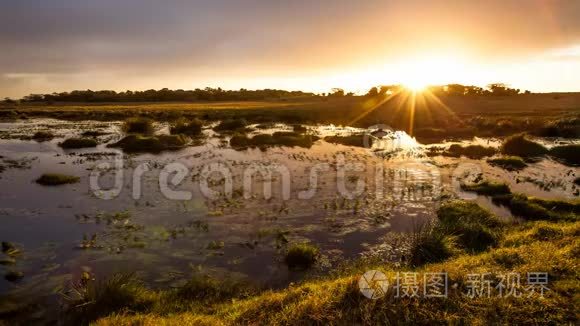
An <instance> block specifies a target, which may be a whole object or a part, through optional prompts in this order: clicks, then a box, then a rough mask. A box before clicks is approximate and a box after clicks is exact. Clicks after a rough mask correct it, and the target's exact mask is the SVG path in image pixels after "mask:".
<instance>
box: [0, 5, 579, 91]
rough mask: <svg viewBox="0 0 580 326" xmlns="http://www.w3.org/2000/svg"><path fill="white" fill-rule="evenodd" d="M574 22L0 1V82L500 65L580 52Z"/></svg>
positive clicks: (569, 16) (459, 9) (557, 11)
mask: <svg viewBox="0 0 580 326" xmlns="http://www.w3.org/2000/svg"><path fill="white" fill-rule="evenodd" d="M578 13H580V2H574V1H539V0H538V1H527V2H524V1H486V2H475V1H473V2H472V1H459V2H458V1H431V2H426V1H405V2H387V1H378V0H369V1H347V0H334V1H330V0H322V1H306V0H298V1H291V2H284V3H282V2H279V1H267V0H231V1H226V0H213V1H199V0H198V1H186V0H177V1H175V0H174V1H170V0H168V1H155V0H117V1H113V0H100V1H76V0H53V1H43V0H18V1H2V2H0V44H2V51H0V75H3V74H4V75H5V74H13V75H14V74H20V76H21V78H20V79H19V80H20V81H21V82H19V83H17V84H18V85H19V86H18V87H16V88H18V89H19V90H18V92H33V91H35V90H33V89H30V90H28V91H25V89H26V87H27V86H26V85H29V86H30V87H39V88H40V89H42V90H45V89H56V87H66V89H73V88H77V87H76V86H75V84H73V82H76V83H78V82H79V81H81V82H82V85H88V86H91V85H94V86H93V87H94V88H96V86H100V85H101V82H102V83H104V84H105V85H106V82H105V81H104V79H102V80H101V78H104V77H103V76H112V77H111V78H112V79H111V83H110V85H113V84H114V85H116V86H115V87H122V88H133V87H134V85H135V84H134V83H135V81H136V80H138V77H139V76H141V77H142V79H144V80H145V79H146V80H155V79H156V78H155V76H163V77H164V78H168V79H167V83H168V84H173V83H174V82H175V81H177V80H184V78H183V75H190V76H192V77H191V78H190V80H198V81H199V82H200V83H203V81H201V80H199V78H197V77H195V76H201V75H203V76H208V75H211V72H212V71H213V72H214V75H215V76H223V77H224V78H227V76H228V72H230V71H233V72H236V73H237V74H239V75H249V74H252V73H253V74H254V75H258V76H260V75H288V74H292V73H295V74H297V75H305V74H318V73H320V72H321V71H335V70H337V69H350V68H352V67H356V66H359V65H361V64H367V63H373V62H379V63H380V62H381V61H387V62H388V61H393V60H398V59H400V58H401V57H405V56H409V55H412V54H413V53H416V52H421V51H426V50H430V49H433V48H448V49H450V51H453V50H454V49H467V50H469V53H470V55H473V56H474V58H477V59H478V60H499V61H501V60H505V58H514V57H516V58H517V57H518V56H526V55H530V54H533V53H536V52H545V51H546V50H547V49H550V48H559V47H565V46H568V45H569V44H577V43H580V42H579V41H580V19H579V18H580V17H578V16H579V14H578ZM27 74H28V75H27ZM35 74H36V75H38V74H40V75H43V76H45V78H42V81H41V79H39V78H36V77H35ZM67 76H69V78H68V79H69V81H68V82H67ZM79 76H84V77H86V78H89V81H88V82H87V81H83V80H81V79H80V78H79ZM91 78H93V79H94V80H95V82H94V83H91V82H90V79H91ZM159 78H160V77H157V80H159ZM4 79H5V80H4V83H8V81H7V80H6V78H5V77H4ZM12 80H13V78H12ZM23 80H28V81H23ZM123 81H124V82H123ZM76 85H78V84H76ZM119 85H120V86H119ZM187 86H188V85H187V84H185V85H184V86H183V87H184V88H187ZM196 86H203V85H196ZM239 86H240V87H243V86H244V85H239ZM111 87H113V86H111ZM16 88H15V87H10V89H16ZM2 92H6V91H5V89H4V88H3V89H2ZM8 93H10V94H11V95H12V94H15V93H14V92H8ZM0 95H2V94H0ZM19 95H22V94H20V93H19Z"/></svg>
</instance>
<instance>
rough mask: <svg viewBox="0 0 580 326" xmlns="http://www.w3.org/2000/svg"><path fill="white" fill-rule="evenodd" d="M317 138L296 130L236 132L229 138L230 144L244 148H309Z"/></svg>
mask: <svg viewBox="0 0 580 326" xmlns="http://www.w3.org/2000/svg"><path fill="white" fill-rule="evenodd" d="M316 140H318V137H317V136H313V135H304V134H300V133H297V132H275V133H274V134H272V135H269V134H259V135H255V136H254V137H251V138H249V137H247V136H245V135H241V134H236V135H234V136H232V138H231V139H230V146H232V147H234V148H240V149H244V148H247V147H259V148H267V147H272V146H288V147H294V146H296V147H304V148H310V147H312V145H313V144H314V142H315V141H316Z"/></svg>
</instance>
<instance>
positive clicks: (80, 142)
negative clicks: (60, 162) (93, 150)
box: [58, 138, 98, 149]
mask: <svg viewBox="0 0 580 326" xmlns="http://www.w3.org/2000/svg"><path fill="white" fill-rule="evenodd" d="M97 144H98V143H97V141H96V140H94V139H92V138H69V139H66V140H65V141H63V142H62V143H60V144H58V146H60V147H62V148H65V149H78V148H88V147H96V146H97Z"/></svg>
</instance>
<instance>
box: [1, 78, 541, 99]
mask: <svg viewBox="0 0 580 326" xmlns="http://www.w3.org/2000/svg"><path fill="white" fill-rule="evenodd" d="M427 90H428V91H430V92H431V93H433V94H435V95H437V96H474V95H478V96H479V95H491V96H511V95H517V94H522V92H521V91H520V89H516V88H510V87H508V86H507V85H506V84H502V83H496V84H490V85H488V86H487V88H483V87H479V86H466V85H461V84H449V85H441V86H429V87H427ZM405 91H409V90H408V89H406V88H405V87H404V86H402V85H382V86H377V87H372V88H371V89H370V90H369V91H368V92H367V93H366V94H365V95H363V96H366V97H374V96H382V95H388V94H393V93H398V92H405ZM523 93H525V94H529V93H530V91H524V92H523ZM310 96H321V97H345V96H356V95H355V94H354V93H352V92H349V93H345V91H344V90H343V89H342V88H333V89H332V91H331V92H328V93H322V94H314V93H309V92H302V91H285V90H279V89H261V90H247V89H243V88H242V89H240V90H223V89H221V88H219V87H218V88H210V87H207V88H204V89H199V88H197V89H194V90H182V89H178V90H170V89H167V88H163V89H160V90H154V89H150V90H146V91H125V92H116V91H108V90H104V91H92V90H86V91H72V92H62V93H52V94H30V95H27V96H25V97H23V98H22V99H20V100H19V101H20V102H22V103H55V102H79V103H90V102H96V103H98V102H194V101H256V100H270V99H285V98H297V97H310ZM2 102H3V103H17V102H18V101H16V100H12V99H9V98H6V99H4V101H2Z"/></svg>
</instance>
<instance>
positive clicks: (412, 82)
mask: <svg viewBox="0 0 580 326" xmlns="http://www.w3.org/2000/svg"><path fill="white" fill-rule="evenodd" d="M403 86H404V87H405V88H407V89H409V90H411V91H413V92H415V93H418V92H422V91H424V90H425V89H426V88H427V86H429V83H428V82H427V81H425V80H421V79H409V80H407V81H405V82H403Z"/></svg>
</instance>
